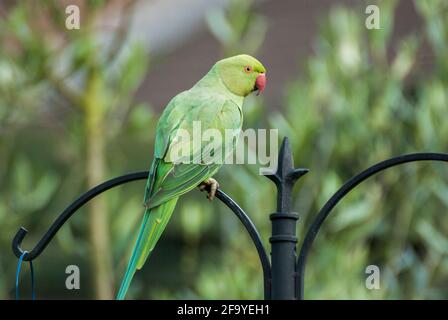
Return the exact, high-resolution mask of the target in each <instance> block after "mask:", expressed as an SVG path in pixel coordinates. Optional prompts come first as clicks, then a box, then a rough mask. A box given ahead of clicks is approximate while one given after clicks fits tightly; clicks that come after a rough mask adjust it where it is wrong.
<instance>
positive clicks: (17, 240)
mask: <svg viewBox="0 0 448 320" xmlns="http://www.w3.org/2000/svg"><path fill="white" fill-rule="evenodd" d="M148 175H149V172H148V171H140V172H135V173H130V174H126V175H123V176H120V177H117V178H114V179H111V180H108V181H106V182H103V183H101V184H99V185H98V186H96V187H94V188H92V189H90V190H89V191H87V192H86V193H84V194H83V195H81V196H80V197H79V198H78V199H77V200H75V201H74V202H73V203H72V204H70V205H69V206H68V207H67V208H66V209H65V210H64V211H63V212H62V213H61V214H60V215H59V216H58V217H57V219H56V220H55V221H54V222H53V224H52V225H51V226H50V228H49V229H48V231H47V232H46V233H45V234H44V235H43V237H42V238H41V239H40V240H39V242H38V243H37V244H36V246H35V247H34V248H33V249H32V250H27V251H25V250H23V249H22V248H21V244H22V241H23V239H24V238H25V236H26V234H27V233H28V231H27V230H26V229H25V228H23V227H21V228H20V229H19V231H18V232H17V233H16V235H15V236H14V239H13V240H12V250H13V252H14V254H15V255H16V257H17V258H20V257H22V260H23V261H32V260H34V259H36V258H37V257H38V256H39V255H40V254H41V253H42V252H43V251H44V250H45V248H46V247H47V245H48V244H49V243H50V242H51V240H52V239H53V238H54V236H55V235H56V233H57V232H58V231H59V229H60V228H61V227H62V226H63V225H64V223H65V222H66V221H67V220H68V219H69V218H70V217H71V216H72V215H73V214H74V213H75V212H76V211H77V210H78V209H80V208H81V207H82V206H83V205H85V204H86V203H87V202H89V201H90V200H92V199H93V198H95V197H96V196H97V195H99V194H101V193H103V192H105V191H107V190H109V189H112V188H114V187H117V186H119V185H122V184H125V183H128V182H131V181H136V180H144V179H147V178H148ZM216 197H217V198H218V199H219V200H221V202H223V203H224V204H225V205H226V206H227V207H228V208H229V209H230V210H231V211H232V212H233V213H234V214H235V215H236V216H237V217H238V219H239V220H240V221H241V223H242V224H243V225H244V227H245V228H246V231H247V232H248V233H249V235H250V237H251V239H252V242H253V243H254V245H255V248H256V249H257V253H258V256H259V258H260V263H261V267H262V270H263V280H264V296H265V299H269V297H270V273H271V266H270V262H269V258H268V255H267V253H266V250H265V248H264V246H263V243H262V241H261V237H260V234H259V233H258V230H257V229H256V227H255V225H254V224H253V222H252V220H251V219H250V218H249V216H248V215H247V214H246V213H245V212H244V210H243V209H241V208H240V206H239V205H238V204H237V203H236V202H235V201H234V200H233V199H232V198H230V197H229V196H228V195H227V194H225V193H224V192H223V191H222V190H220V189H218V190H217V191H216ZM25 252H26V253H25Z"/></svg>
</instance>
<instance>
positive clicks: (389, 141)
mask: <svg viewBox="0 0 448 320" xmlns="http://www.w3.org/2000/svg"><path fill="white" fill-rule="evenodd" d="M415 5H416V8H417V10H418V14H419V16H420V17H421V18H422V20H423V28H422V30H420V32H419V33H418V34H412V35H409V36H408V37H406V38H404V39H402V40H400V41H399V42H394V41H392V40H391V37H392V34H393V30H394V16H395V15H396V14H397V13H396V2H395V1H387V2H381V6H380V7H381V29H380V30H367V29H366V28H365V26H364V18H365V16H364V15H363V14H360V12H362V10H357V9H347V8H342V7H335V8H332V9H331V10H330V12H329V14H328V16H326V17H323V20H322V24H321V28H320V32H319V35H318V36H317V38H316V41H315V54H314V55H312V56H311V57H309V59H307V60H305V61H300V64H301V65H302V66H303V69H304V70H305V71H304V73H303V74H302V75H300V77H299V76H298V77H297V78H296V80H295V81H293V82H292V83H291V84H290V86H289V87H288V88H286V90H285V99H284V108H283V109H282V110H278V111H276V112H275V113H274V112H272V111H268V106H265V105H264V103H263V102H262V100H261V99H259V98H260V97H259V98H258V99H248V101H247V103H246V105H245V125H244V126H245V127H246V128H248V127H254V128H257V127H258V128H265V127H267V126H269V127H271V128H278V129H279V132H280V134H281V135H282V136H288V137H289V138H290V140H291V144H292V147H293V148H294V151H293V152H294V155H295V164H296V166H305V167H308V168H310V169H311V172H310V173H309V174H308V175H306V176H305V177H304V178H303V179H301V181H300V182H299V183H298V186H297V187H296V190H295V191H296V194H295V201H296V205H295V209H296V211H298V212H299V213H300V215H301V219H300V220H299V228H298V234H299V238H300V237H301V236H303V234H304V233H305V231H306V228H307V226H309V224H310V223H311V221H312V219H313V218H314V217H315V214H316V212H317V211H318V210H319V209H320V207H321V206H322V205H323V204H324V202H325V201H326V200H327V199H328V198H329V197H330V196H331V195H332V194H333V193H334V192H335V191H336V190H337V188H338V187H339V186H341V185H342V184H343V183H344V181H346V180H348V179H349V178H350V177H351V176H353V175H354V174H356V173H358V172H360V171H362V170H363V169H365V168H366V167H367V166H369V165H371V164H374V163H376V162H378V161H380V160H383V159H385V158H388V157H392V156H395V155H398V154H402V153H407V152H417V151H436V152H446V151H447V150H448V122H447V121H446V115H447V111H448V109H447V108H448V92H447V87H448V62H447V61H448V60H447V59H446V57H447V56H448V47H447V46H448V4H447V3H446V1H443V0H433V1H426V2H424V1H415ZM235 7H237V6H236V5H235V4H233V5H231V6H230V7H229V8H228V9H227V10H224V11H214V12H212V13H210V17H209V18H208V24H209V26H210V28H211V32H212V33H213V34H214V35H215V36H216V37H217V39H218V40H219V42H220V43H221V45H222V52H223V55H227V54H230V53H233V52H239V51H240V50H244V51H245V52H248V53H255V52H256V51H257V50H258V49H259V47H260V44H261V43H262V38H263V34H264V31H263V30H265V27H266V26H267V25H266V22H265V20H264V18H263V17H260V16H259V15H257V14H254V13H253V10H252V9H251V6H247V7H244V8H243V10H239V11H238V10H237V9H236V8H235ZM235 12H236V13H237V14H235ZM22 15H23V13H21V9H20V7H18V8H17V9H16V10H13V11H11V13H10V15H9V16H8V19H9V20H8V21H3V20H0V23H1V27H0V30H10V29H5V28H4V25H5V24H6V25H7V26H8V28H15V29H14V31H13V32H14V34H17V35H19V36H21V37H23V40H22V41H23V42H24V43H29V48H30V49H29V50H30V52H32V53H33V54H28V56H21V55H18V56H15V57H14V59H12V58H11V55H6V54H5V53H4V50H2V48H0V124H1V125H0V132H1V136H0V155H1V158H0V228H1V232H0V253H1V255H0V298H11V297H13V279H14V271H15V266H16V261H17V260H16V259H15V257H14V256H13V254H12V253H11V250H10V241H11V239H12V237H13V235H14V233H15V232H16V230H17V229H18V227H19V226H21V225H25V226H27V227H29V229H30V230H32V232H31V233H30V235H29V236H28V237H27V239H26V240H25V243H24V247H25V248H26V247H29V246H32V245H34V243H35V240H36V239H38V237H39V236H40V235H41V234H42V233H43V232H44V231H45V229H46V227H47V226H48V225H49V223H50V222H51V221H52V220H53V219H54V217H55V216H56V214H58V212H60V211H61V210H62V209H63V208H64V206H66V205H67V204H68V203H70V202H71V201H72V200H73V199H74V198H75V197H76V196H77V195H78V194H80V193H82V192H83V191H85V189H86V186H85V179H86V177H85V176H84V174H80V172H84V164H83V160H82V159H83V158H82V154H80V152H79V148H78V146H79V144H80V143H82V140H83V139H82V135H83V134H84V133H83V130H82V128H80V125H79V118H78V117H77V115H76V113H70V112H69V110H70V108H71V106H70V103H66V102H61V100H60V99H59V98H58V97H57V96H55V94H54V93H53V92H52V91H50V92H48V87H49V86H50V85H49V83H50V84H51V81H50V80H51V79H49V75H48V74H47V73H46V63H45V57H46V55H47V53H46V52H45V51H46V50H48V48H49V46H47V45H45V44H43V43H42V42H37V43H35V41H36V40H35V39H33V37H29V39H28V36H27V32H28V31H27V30H26V26H24V25H23V24H22V23H21V22H20V21H21V20H20V19H23V18H21V16H22ZM262 25H263V26H264V27H260V26H262ZM253 30H259V31H260V30H261V31H263V32H262V33H261V32H260V33H257V32H255V34H256V38H257V39H256V40H254V42H253V43H250V44H248V43H247V42H246V41H245V39H247V38H251V39H253V35H254V31H253ZM8 32H12V31H8ZM70 43H71V45H70V46H73V52H74V54H73V56H74V57H79V58H77V59H74V60H73V61H74V62H76V65H77V67H83V66H85V65H88V63H89V62H88V61H86V60H85V58H83V57H85V55H84V54H83V52H86V51H88V50H91V48H90V49H89V46H91V45H92V43H91V42H89V40H88V37H87V36H86V38H84V37H82V36H79V37H77V39H76V41H74V42H70ZM423 43H427V46H428V48H427V50H430V52H431V53H432V54H433V56H434V59H433V61H432V65H431V66H429V67H428V66H425V67H424V68H422V67H419V60H418V59H419V55H418V50H419V48H421V47H422V44H423ZM129 57H130V58H129V60H128V61H129V65H128V66H126V65H124V67H123V71H129V77H128V78H129V79H128V78H127V77H124V78H123V79H118V80H117V81H118V82H117V86H118V88H122V90H123V91H120V90H117V91H115V90H114V91H113V92H114V93H116V94H117V97H118V98H117V99H120V97H125V98H126V99H125V101H128V102H129V103H130V104H132V103H131V100H130V95H131V92H132V90H131V88H134V87H135V86H137V84H138V82H139V81H138V79H139V77H141V75H138V72H139V68H138V67H135V66H136V65H138V62H139V61H140V60H141V59H142V56H141V53H138V51H136V53H135V54H134V55H132V54H131V55H130V56H129ZM47 63H48V62H47ZM93 63H97V62H93ZM133 66H134V67H135V68H134V67H133ZM133 70H134V71H133ZM135 73H137V75H135ZM105 78H107V79H109V77H108V76H106V77H105ZM43 79H47V80H48V81H47V80H46V81H43ZM110 79H112V78H110ZM133 79H136V80H133ZM121 81H123V82H121ZM52 85H53V86H54V83H53V84H52ZM56 90H57V88H56ZM110 94H111V92H110V91H109V92H108V94H107V97H108V99H109V97H110ZM118 105H119V104H117V106H118ZM129 110H130V111H129V113H128V114H127V116H126V117H125V118H124V119H125V121H124V122H120V123H121V125H120V126H116V127H115V128H116V129H113V128H114V126H112V127H111V130H113V132H114V134H112V133H110V136H111V137H113V143H110V144H108V147H107V150H106V159H107V169H108V171H107V177H113V176H116V175H120V174H122V173H125V172H129V171H135V170H141V169H145V168H146V167H147V166H148V165H149V163H150V160H151V159H150V158H149V155H150V154H151V153H150V150H151V149H152V146H151V145H150V143H152V139H149V138H148V137H153V136H154V132H153V129H154V126H155V125H154V124H155V121H156V120H157V117H158V116H157V115H155V114H154V113H153V112H152V111H151V108H150V107H149V106H146V105H136V106H134V105H132V108H131V107H130V109H129ZM117 112H119V111H117ZM112 118H114V119H115V117H112ZM120 119H122V118H121V117H120ZM118 133H119V134H118ZM111 139H112V138H111ZM142 150H148V151H147V152H142ZM258 169H259V168H258V167H257V166H250V165H239V166H224V167H223V169H222V170H221V171H220V173H219V174H218V176H217V178H218V180H219V181H220V184H221V186H222V188H223V189H224V190H225V191H226V192H227V193H228V194H229V195H231V196H232V197H233V198H234V199H235V200H236V201H237V202H238V203H239V204H240V205H241V206H242V207H243V208H244V209H246V211H247V212H248V213H249V215H250V216H251V218H252V219H253V221H254V223H255V224H256V225H257V227H258V228H259V230H260V232H261V234H262V237H263V239H264V242H265V247H266V248H268V238H269V234H270V223H269V219H268V214H269V213H271V212H274V211H275V197H274V194H275V193H274V192H275V188H274V185H273V184H272V183H271V182H269V181H268V180H267V179H265V178H263V177H260V176H259V174H258ZM143 187H144V182H141V183H134V184H129V185H127V186H126V187H125V188H118V189H114V190H112V191H110V192H109V193H107V194H106V195H104V197H105V198H106V199H107V204H108V208H109V210H110V216H111V219H110V221H111V226H110V232H111V237H110V238H111V239H112V240H111V241H112V245H111V247H112V248H113V249H112V250H113V252H112V253H113V257H114V264H113V265H114V278H115V280H116V283H119V281H120V280H121V277H122V273H123V271H124V269H125V265H126V263H127V257H128V256H129V251H130V249H131V245H130V244H131V243H133V241H134V237H135V234H136V229H137V227H138V225H139V223H140V218H141V201H142V190H143ZM447 208H448V171H447V168H446V165H443V164H435V163H434V164H431V163H417V164H407V165H405V166H402V167H399V168H395V169H391V170H389V171H386V172H384V173H382V174H380V175H378V176H377V177H374V178H371V179H370V180H369V181H367V182H365V183H364V184H362V185H361V186H360V187H359V188H357V189H356V190H355V191H353V192H352V193H351V194H350V195H349V196H348V197H347V198H346V199H344V200H343V201H342V203H341V204H340V205H339V206H338V207H337V208H336V209H335V211H334V213H332V215H330V217H329V219H328V220H327V222H326V223H325V224H324V226H323V228H322V231H321V232H320V234H319V235H318V237H317V239H316V242H315V245H314V247H313V250H312V252H311V255H310V257H309V260H308V264H307V266H308V267H307V271H306V282H305V297H306V298H308V299H353V298H355V299H396V298H404V299H422V298H435V299H440V298H446V297H447V296H448V289H447V288H448V219H447V217H446V213H445V212H446V211H447ZM84 211H85V210H81V211H80V212H79V213H77V215H76V216H75V217H73V218H72V219H71V220H70V222H69V223H67V224H66V225H65V226H64V228H63V229H61V231H60V232H59V234H58V235H57V237H56V241H55V242H54V243H52V244H51V245H50V246H49V247H48V249H47V251H46V252H45V253H44V254H43V255H42V256H41V257H40V258H39V260H37V261H36V266H35V268H36V272H37V275H36V278H37V281H38V282H37V286H38V287H37V288H38V298H40V297H42V298H66V299H70V298H92V297H93V294H92V292H91V291H92V284H91V283H92V277H93V275H92V274H91V272H90V271H87V270H89V269H88V267H87V263H88V260H89V257H88V255H89V250H88V247H89V242H88V240H87V239H88V238H87V230H86V229H87V226H86V223H87V222H86V219H87V216H86V213H85V212H84ZM68 264H77V265H79V266H80V268H81V274H82V280H81V290H80V291H76V292H73V291H68V290H66V289H65V287H64V281H65V276H66V275H65V273H64V271H65V267H66V266H67V265H68ZM371 264H375V265H378V266H379V267H380V270H381V289H380V290H368V289H366V287H365V279H366V274H365V269H366V267H367V266H368V265H371ZM27 279H28V278H27V276H24V278H23V283H24V284H25V285H24V286H23V287H24V294H26V292H27V291H26V290H27V289H28V288H27V286H26V283H27V282H26V281H27ZM262 292H263V288H262V274H261V268H260V265H259V261H258V258H257V255H256V252H255V250H254V248H253V247H252V244H251V242H250V239H249V236H248V235H247V234H246V233H245V232H244V230H243V227H242V226H241V225H240V223H239V222H238V221H237V219H236V218H235V217H234V216H233V215H232V214H231V213H230V212H229V210H228V209H227V208H225V207H224V206H223V205H222V204H220V203H219V202H217V201H215V202H213V203H212V204H209V203H208V202H207V201H206V200H205V198H204V195H203V194H201V193H199V192H191V193H190V194H189V195H187V196H185V197H183V198H182V199H181V200H180V202H179V204H178V207H177V209H176V213H175V214H174V215H173V219H172V222H170V225H169V227H168V228H167V231H166V235H164V236H163V238H162V240H161V241H160V242H159V244H158V248H157V250H155V252H154V253H153V256H152V259H151V261H150V263H147V264H146V265H145V267H144V268H143V270H142V272H138V273H137V274H136V277H135V280H134V281H133V284H132V286H131V290H130V292H129V297H130V298H140V299H143V298H163V299H164V298H189V299H198V298H204V299H213V298H216V299H219V298H223V299H230V298H241V299H251V298H262Z"/></svg>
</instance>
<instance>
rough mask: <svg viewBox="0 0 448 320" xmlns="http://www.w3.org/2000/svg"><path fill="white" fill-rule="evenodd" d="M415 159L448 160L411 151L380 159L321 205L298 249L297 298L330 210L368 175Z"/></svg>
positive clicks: (300, 297) (436, 155) (447, 155)
mask: <svg viewBox="0 0 448 320" xmlns="http://www.w3.org/2000/svg"><path fill="white" fill-rule="evenodd" d="M415 161H444V162H448V154H444V153H426V152H425V153H412V154H406V155H401V156H398V157H394V158H390V159H388V160H384V161H381V162H379V163H377V164H375V165H373V166H371V167H370V168H368V169H366V170H364V171H362V172H361V173H359V174H358V175H356V176H354V177H353V178H351V179H350V180H348V181H347V182H346V183H345V184H344V185H343V186H342V187H341V188H340V189H339V190H338V191H337V192H336V193H335V194H334V195H333V196H332V197H331V198H330V199H329V200H328V201H327V202H326V203H325V205H324V206H323V207H322V209H321V210H320V211H319V213H318V214H317V217H316V218H315V219H314V221H313V222H312V224H311V226H310V227H309V229H308V231H307V233H306V235H305V238H304V240H303V244H302V247H301V249H300V254H299V258H298V261H297V290H298V291H299V292H297V296H298V298H299V299H303V298H304V282H305V265H306V259H307V257H308V254H309V251H310V248H311V246H312V244H313V241H314V239H315V238H316V235H317V233H318V232H319V229H320V227H321V226H322V224H323V222H324V221H325V219H326V218H327V217H328V215H329V214H330V212H331V210H332V209H333V208H334V207H335V206H336V205H337V204H338V203H339V201H340V200H341V199H342V198H344V197H345V196H346V195H347V194H348V193H349V192H350V191H351V190H353V189H354V188H355V187H356V186H358V185H359V184H360V183H361V182H363V181H364V180H367V179H368V178H369V177H371V176H373V175H374V174H376V173H378V172H380V171H383V170H385V169H388V168H390V167H394V166H397V165H400V164H404V163H408V162H415Z"/></svg>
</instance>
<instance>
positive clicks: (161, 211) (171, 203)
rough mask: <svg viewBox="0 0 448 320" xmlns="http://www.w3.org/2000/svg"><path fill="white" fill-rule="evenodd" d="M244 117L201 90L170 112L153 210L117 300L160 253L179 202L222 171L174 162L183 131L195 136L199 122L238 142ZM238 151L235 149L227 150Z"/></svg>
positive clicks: (160, 137)
mask: <svg viewBox="0 0 448 320" xmlns="http://www.w3.org/2000/svg"><path fill="white" fill-rule="evenodd" d="M241 115H242V114H241V110H240V106H238V105H236V104H235V103H234V102H232V101H230V100H228V99H226V97H225V96H221V95H216V94H215V95H208V94H205V93H202V92H200V91H198V90H196V91H195V90H189V91H186V92H183V93H181V94H179V95H178V96H176V97H175V98H174V99H173V100H172V101H171V102H170V104H169V105H168V106H167V108H166V110H165V111H164V113H163V115H162V117H161V118H160V120H159V123H158V126H157V134H156V145H155V152H154V154H155V159H154V162H153V164H152V165H151V170H150V177H149V178H148V182H147V185H146V192H145V205H146V207H147V209H146V211H145V214H144V217H143V221H142V225H141V228H140V232H139V235H138V237H137V241H136V244H135V247H134V250H133V253H132V256H131V259H130V261H129V264H128V268H127V271H126V274H125V277H124V280H123V282H122V285H121V287H120V290H119V293H118V295H117V299H123V298H124V296H125V295H126V292H127V290H128V288H129V285H130V282H131V280H132V277H133V275H134V273H135V271H136V270H137V269H140V268H141V267H142V266H143V264H144V263H145V261H146V259H147V257H148V256H149V254H150V253H151V251H152V250H153V249H154V246H155V244H156V243H157V241H158V239H159V238H160V236H161V234H162V232H163V230H164V229H165V227H166V224H167V223H168V220H169V219H170V217H171V214H172V212H173V210H174V207H175V205H176V202H177V199H178V197H179V196H180V195H182V194H184V193H186V192H188V191H190V190H192V189H193V188H195V187H196V186H198V185H199V184H200V183H201V182H203V181H205V180H207V179H208V178H210V177H211V176H213V175H214V174H215V173H216V171H217V170H218V169H219V167H220V166H221V164H210V165H204V164H196V163H179V164H174V163H173V162H171V159H170V152H171V151H172V149H171V148H173V147H174V146H177V147H179V143H181V144H182V143H186V141H185V140H179V139H176V137H177V136H178V131H177V129H179V128H181V129H184V130H185V131H187V132H190V133H191V134H192V133H193V121H199V122H200V124H201V128H202V130H204V129H205V130H206V129H215V130H219V131H220V132H222V134H223V135H224V130H225V129H231V130H234V131H235V132H234V134H235V136H236V135H237V134H238V133H239V130H240V129H241V123H242V116H241ZM232 149H233V146H232V147H231V148H227V149H226V150H232ZM203 151H204V150H203V147H202V145H199V147H197V148H195V147H194V146H193V147H192V149H191V154H192V155H193V159H197V157H200V156H201V154H202V152H203Z"/></svg>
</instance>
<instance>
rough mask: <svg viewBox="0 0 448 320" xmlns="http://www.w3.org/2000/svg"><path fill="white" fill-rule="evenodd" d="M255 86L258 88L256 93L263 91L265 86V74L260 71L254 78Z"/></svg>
mask: <svg viewBox="0 0 448 320" xmlns="http://www.w3.org/2000/svg"><path fill="white" fill-rule="evenodd" d="M255 87H256V88H257V90H258V94H259V93H260V92H263V90H264V88H265V87H266V74H264V73H260V74H259V75H258V77H257V79H256V80H255Z"/></svg>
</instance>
